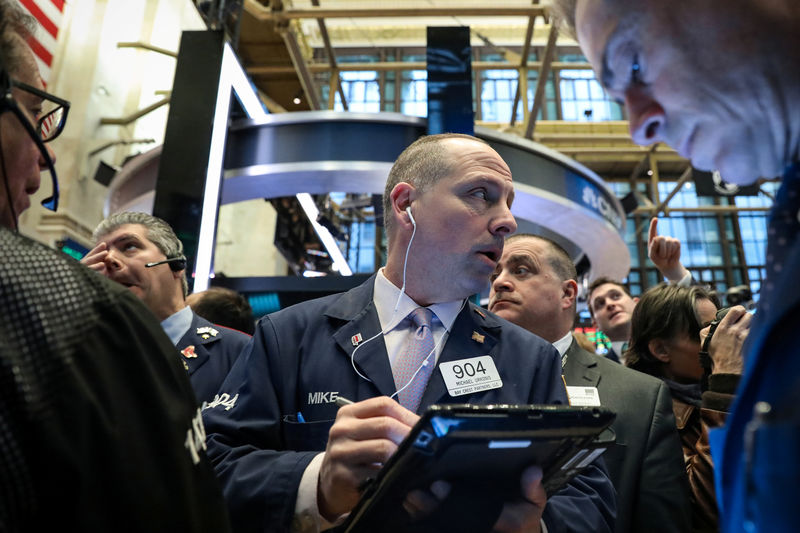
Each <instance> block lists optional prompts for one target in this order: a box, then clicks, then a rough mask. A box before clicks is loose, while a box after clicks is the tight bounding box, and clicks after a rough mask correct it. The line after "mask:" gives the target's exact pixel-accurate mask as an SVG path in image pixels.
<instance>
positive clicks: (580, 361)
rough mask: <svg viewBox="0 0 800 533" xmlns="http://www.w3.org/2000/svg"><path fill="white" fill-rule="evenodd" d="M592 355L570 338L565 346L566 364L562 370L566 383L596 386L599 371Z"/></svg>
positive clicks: (579, 385)
mask: <svg viewBox="0 0 800 533" xmlns="http://www.w3.org/2000/svg"><path fill="white" fill-rule="evenodd" d="M592 357H593V356H592V355H591V354H589V353H587V352H586V351H584V350H583V348H581V347H580V346H579V345H578V343H577V341H576V340H575V339H574V338H573V339H572V343H571V344H570V345H569V348H567V364H566V365H565V366H564V369H563V371H562V372H563V374H564V380H565V381H566V382H567V385H569V386H571V387H575V386H578V387H581V386H589V387H597V384H598V383H600V372H599V371H598V369H597V361H594V360H592Z"/></svg>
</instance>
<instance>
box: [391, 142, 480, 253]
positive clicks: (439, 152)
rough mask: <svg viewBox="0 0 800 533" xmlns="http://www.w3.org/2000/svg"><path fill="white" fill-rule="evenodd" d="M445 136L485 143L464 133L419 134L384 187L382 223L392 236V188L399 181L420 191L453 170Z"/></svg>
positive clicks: (396, 164)
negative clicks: (445, 143)
mask: <svg viewBox="0 0 800 533" xmlns="http://www.w3.org/2000/svg"><path fill="white" fill-rule="evenodd" d="M448 139H468V140H470V141H477V142H480V143H483V144H486V142H485V141H482V140H481V139H478V138H477V137H473V136H471V135H465V134H463V133H440V134H437V135H426V136H425V137H420V138H419V139H417V140H416V141H414V142H413V143H411V144H410V145H409V146H408V148H406V149H405V150H403V152H402V153H401V154H400V155H399V156H398V157H397V161H395V163H394V165H393V166H392V169H391V170H390V171H389V177H388V178H387V180H386V188H385V189H384V191H383V227H384V229H385V231H386V235H387V236H388V237H389V238H391V234H392V231H393V229H394V227H393V225H394V221H393V220H392V200H391V197H390V195H391V192H392V189H394V188H395V186H396V185H397V184H398V183H401V182H405V183H408V184H410V185H413V186H414V187H415V188H416V189H417V190H418V191H419V192H420V193H423V192H425V191H426V190H427V189H428V188H429V187H431V186H433V185H435V184H436V183H437V182H438V181H439V180H441V179H442V178H446V177H448V176H449V175H450V174H451V173H452V172H453V158H452V157H450V151H449V150H448V149H447V147H446V146H445V145H444V142H443V141H446V140H448Z"/></svg>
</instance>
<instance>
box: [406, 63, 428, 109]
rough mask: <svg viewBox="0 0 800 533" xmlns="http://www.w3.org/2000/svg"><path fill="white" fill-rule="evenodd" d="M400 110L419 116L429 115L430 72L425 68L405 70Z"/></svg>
mask: <svg viewBox="0 0 800 533" xmlns="http://www.w3.org/2000/svg"><path fill="white" fill-rule="evenodd" d="M400 99H401V103H400V112H401V113H403V114H404V115H414V116H418V117H427V116H428V73H427V71H424V70H406V71H404V72H403V82H402V92H401V93H400Z"/></svg>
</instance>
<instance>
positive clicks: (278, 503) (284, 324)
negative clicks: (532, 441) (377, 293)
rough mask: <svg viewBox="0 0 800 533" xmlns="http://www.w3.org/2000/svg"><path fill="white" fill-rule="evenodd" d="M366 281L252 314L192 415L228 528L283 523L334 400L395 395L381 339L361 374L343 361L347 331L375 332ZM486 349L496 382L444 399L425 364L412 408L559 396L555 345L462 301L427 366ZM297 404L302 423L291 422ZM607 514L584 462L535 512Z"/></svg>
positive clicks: (365, 356) (574, 523) (582, 523)
mask: <svg viewBox="0 0 800 533" xmlns="http://www.w3.org/2000/svg"><path fill="white" fill-rule="evenodd" d="M373 283H374V276H373V277H371V278H370V279H369V280H367V281H366V282H365V283H363V284H362V285H360V286H358V287H356V288H354V289H352V290H350V291H348V292H346V293H342V294H336V295H332V296H327V297H325V298H321V299H318V300H313V301H309V302H304V303H301V304H298V305H296V306H293V307H290V308H288V309H285V310H282V311H279V312H277V313H274V314H272V315H269V316H266V317H264V318H263V319H262V320H261V321H260V322H259V324H258V327H257V329H256V334H255V336H254V337H253V341H252V343H251V344H250V346H249V347H248V349H247V350H246V351H245V353H243V354H242V356H241V357H240V358H239V360H238V361H237V362H236V364H235V365H234V367H233V369H232V370H231V373H230V374H229V375H228V378H227V379H226V380H225V383H223V385H222V387H221V389H220V395H221V399H222V400H223V401H221V402H214V404H212V405H211V406H209V408H208V409H205V410H204V411H203V415H204V422H205V428H206V432H207V434H208V439H207V444H208V450H207V452H208V455H209V457H210V458H211V460H212V462H213V463H214V465H215V470H216V472H217V475H218V476H219V479H220V481H221V482H222V485H223V492H224V494H225V497H226V499H227V501H228V505H229V509H230V515H231V519H232V522H233V523H234V530H235V531H240V532H243V531H254V532H255V531H259V532H260V531H288V530H289V528H290V524H291V520H292V517H293V515H294V505H295V500H296V495H297V490H298V486H299V483H300V479H301V477H302V475H303V471H304V470H305V468H306V466H307V465H308V463H309V462H310V461H311V459H312V458H313V457H314V456H315V455H316V454H317V453H319V452H320V451H323V450H324V449H325V445H326V443H327V440H328V430H329V429H330V427H331V425H332V424H333V421H334V418H335V417H336V410H337V407H336V405H335V403H334V402H335V399H336V396H338V395H341V396H344V397H346V398H348V399H351V400H354V401H361V400H365V399H368V398H372V397H375V396H379V395H387V396H388V395H391V394H393V393H394V392H395V385H394V380H393V378H392V371H391V368H390V365H389V358H388V356H387V354H386V347H385V344H384V343H383V342H382V339H381V338H378V339H376V340H374V341H372V342H368V343H366V344H363V345H362V346H361V348H359V350H358V352H357V354H356V364H357V365H358V367H359V370H360V372H361V373H362V374H364V375H365V376H367V377H368V378H369V379H370V380H371V381H366V380H364V379H363V378H361V377H359V376H358V375H357V374H356V373H355V372H354V370H353V368H352V366H351V361H350V354H351V353H352V351H353V349H354V346H353V336H355V335H357V334H359V333H360V334H361V337H362V338H363V339H369V338H370V337H372V336H374V335H376V334H378V333H379V332H380V330H381V327H380V324H379V321H378V315H377V312H376V311H375V307H374V305H373V303H372V290H373ZM474 333H477V335H474ZM481 336H483V337H481ZM478 339H480V340H483V342H479V340H478ZM487 354H488V355H491V356H492V358H493V359H494V362H495V365H496V366H497V369H498V371H499V373H500V376H501V378H502V380H503V386H502V388H499V389H494V390H489V391H484V392H480V393H476V394H472V395H466V396H459V397H456V398H451V397H450V396H449V395H448V393H447V388H446V386H445V383H444V380H443V379H442V376H441V374H440V373H439V372H437V371H435V370H434V372H433V374H432V375H431V378H430V380H429V383H428V387H427V389H426V391H425V394H424V395H423V398H422V402H421V405H420V408H419V411H420V412H421V411H423V410H424V409H425V408H426V407H427V406H429V405H431V404H434V403H467V402H471V403H561V404H565V403H566V402H567V399H566V391H565V390H564V386H563V382H562V380H561V359H560V357H559V356H558V352H557V351H556V350H555V348H553V346H552V345H550V344H549V343H547V342H545V341H544V340H542V339H540V338H539V337H536V336H534V335H533V334H531V333H529V332H527V331H525V330H524V329H522V328H519V327H517V326H515V325H513V324H511V323H510V322H507V321H505V320H503V319H501V318H499V317H497V316H495V315H493V314H491V313H489V312H488V311H485V310H483V309H480V308H478V307H475V306H473V305H471V304H470V305H469V306H467V307H465V308H464V309H462V311H461V312H460V313H459V315H458V317H457V318H456V320H455V322H454V324H453V327H452V330H451V332H450V335H449V337H448V339H447V342H446V344H445V345H444V348H443V351H442V354H441V356H440V358H439V362H445V361H454V360H459V359H464V358H469V357H477V356H482V355H487ZM226 395H227V396H226ZM225 400H227V401H225ZM298 412H301V413H302V416H303V418H304V419H305V423H298V421H297V413H298ZM614 515H615V498H614V489H613V487H612V485H611V482H610V481H609V479H608V477H607V476H606V474H605V473H604V472H603V471H602V469H601V467H598V466H597V465H596V464H595V465H591V466H590V468H589V469H587V471H586V472H585V473H584V474H583V475H581V476H578V477H577V478H575V479H574V480H573V482H572V483H571V484H570V485H569V486H567V487H566V488H564V489H563V490H561V491H560V492H559V493H557V494H555V495H552V496H551V497H550V499H549V500H548V503H547V506H546V508H545V511H544V520H545V523H546V524H547V527H548V529H549V531H550V533H555V532H560V531H587V532H588V531H592V532H595V531H609V532H610V531H611V530H612V529H613V525H614V524H613V522H614Z"/></svg>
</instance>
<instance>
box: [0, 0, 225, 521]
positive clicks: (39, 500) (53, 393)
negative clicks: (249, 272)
mask: <svg viewBox="0 0 800 533" xmlns="http://www.w3.org/2000/svg"><path fill="white" fill-rule="evenodd" d="M34 24H35V21H33V20H32V19H31V18H30V17H29V16H26V15H25V14H23V12H22V10H21V8H20V4H19V2H18V1H17V0H0V84H1V85H0V173H1V175H0V317H2V320H0V530H2V531H56V530H66V531H120V530H124V531H130V532H142V533H144V532H147V533H151V532H164V533H173V532H191V533H212V532H214V533H218V532H221V533H225V532H227V531H229V526H228V523H227V522H228V520H227V512H226V508H225V503H224V501H223V499H222V494H221V492H220V490H219V486H218V485H217V482H216V478H215V476H214V471H213V469H212V468H211V465H210V463H209V462H208V459H207V458H206V456H205V453H204V449H205V440H204V431H203V426H202V420H201V418H200V410H199V409H198V408H197V407H196V405H195V398H194V395H193V393H192V389H191V385H190V383H189V379H188V378H187V376H186V373H185V371H184V369H183V365H182V364H181V362H180V355H179V354H178V353H177V351H176V350H175V347H174V346H173V345H172V343H171V342H170V340H169V338H168V337H167V336H166V335H165V334H164V332H163V330H162V329H161V327H160V326H159V324H158V322H157V321H156V320H155V319H154V318H153V316H152V314H151V313H150V312H149V311H148V310H147V308H145V307H144V306H143V305H142V303H141V302H140V301H139V300H138V299H137V298H136V297H135V296H134V295H133V294H131V293H130V292H129V291H128V290H127V289H126V288H125V287H123V286H121V285H119V284H116V283H112V282H110V281H108V280H106V279H104V278H102V277H101V276H98V275H96V274H95V273H94V272H92V271H91V270H90V269H88V268H86V267H84V266H83V265H81V264H80V263H78V262H77V261H75V260H74V259H72V258H71V257H69V256H67V255H66V254H62V253H61V252H58V251H56V250H53V249H52V248H48V247H46V246H43V245H42V244H40V243H37V242H34V241H32V240H30V239H27V238H26V237H24V236H22V235H20V234H19V233H17V232H16V231H13V230H14V229H15V228H16V227H17V217H18V215H19V214H20V213H22V212H23V211H24V210H25V209H27V208H28V206H29V205H30V200H29V196H30V195H31V194H33V193H34V192H35V191H36V190H37V189H38V188H39V181H40V172H41V171H43V170H44V171H49V172H50V175H51V178H52V181H53V194H52V196H51V198H48V200H47V201H46V202H45V204H46V206H47V207H49V208H50V209H53V210H55V208H56V204H57V203H58V186H57V185H56V183H57V182H56V175H55V170H54V169H53V160H54V155H53V152H52V151H51V150H50V149H49V148H48V147H47V145H46V144H44V143H45V142H47V141H49V140H52V139H54V138H55V137H56V136H57V135H58V134H59V133H60V132H61V130H62V129H63V127H64V121H65V119H66V115H67V109H68V105H69V104H67V102H65V101H63V100H60V99H58V98H56V97H54V96H52V95H49V94H47V93H45V92H44V91H43V90H42V82H41V79H40V78H39V72H38V69H37V67H36V63H35V60H34V57H33V53H32V52H31V49H30V48H29V47H28V45H27V44H26V42H25V39H26V37H28V36H29V35H30V34H31V32H32V27H33V25H34Z"/></svg>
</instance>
